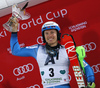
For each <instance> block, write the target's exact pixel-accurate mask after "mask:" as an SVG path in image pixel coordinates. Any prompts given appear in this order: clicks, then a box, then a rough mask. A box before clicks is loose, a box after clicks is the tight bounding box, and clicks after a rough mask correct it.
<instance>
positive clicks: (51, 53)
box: [10, 21, 94, 88]
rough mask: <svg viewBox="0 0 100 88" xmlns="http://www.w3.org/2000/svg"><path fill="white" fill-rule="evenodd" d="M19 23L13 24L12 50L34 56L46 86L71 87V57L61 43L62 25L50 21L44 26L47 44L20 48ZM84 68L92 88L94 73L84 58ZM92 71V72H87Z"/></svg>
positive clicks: (55, 87) (44, 38) (25, 55)
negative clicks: (69, 74)
mask: <svg viewBox="0 0 100 88" xmlns="http://www.w3.org/2000/svg"><path fill="white" fill-rule="evenodd" d="M17 27H18V23H15V24H14V25H13V29H12V34H11V40H10V45H11V50H12V54H13V55H16V56H24V57H28V56H32V57H34V58H35V59H36V60H37V62H38V65H39V68H40V73H41V78H42V84H43V87H44V88H70V84H69V79H68V72H69V63H70V61H69V58H68V55H67V53H66V50H65V47H64V46H62V45H60V44H59V43H58V41H59V40H60V27H59V25H58V24H57V23H55V22H53V21H49V22H46V23H44V24H43V26H42V36H43V40H44V43H46V44H45V45H39V44H37V45H34V46H29V47H24V48H20V46H19V43H18V38H17V34H18V33H17ZM84 64H85V66H84V69H85V71H86V72H85V74H86V78H87V82H88V83H89V84H88V85H89V86H90V88H92V87H91V86H93V85H94V73H93V71H92V69H91V67H90V66H89V65H88V63H87V62H86V61H85V60H84ZM87 69H88V71H90V73H87Z"/></svg>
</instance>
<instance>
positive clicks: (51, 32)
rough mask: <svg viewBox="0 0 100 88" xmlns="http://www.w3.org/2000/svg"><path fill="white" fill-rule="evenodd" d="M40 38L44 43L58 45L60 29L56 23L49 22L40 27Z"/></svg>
mask: <svg viewBox="0 0 100 88" xmlns="http://www.w3.org/2000/svg"><path fill="white" fill-rule="evenodd" d="M42 36H43V41H44V43H49V44H50V43H55V44H56V43H58V40H60V27H59V25H58V24H57V23H55V22H53V21H49V22H46V23H44V24H43V26H42Z"/></svg>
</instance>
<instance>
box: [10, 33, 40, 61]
mask: <svg viewBox="0 0 100 88" xmlns="http://www.w3.org/2000/svg"><path fill="white" fill-rule="evenodd" d="M10 47H11V51H12V54H13V55H16V56H23V57H29V56H32V57H34V58H35V59H36V56H37V51H38V47H39V46H38V45H34V46H32V47H23V48H21V47H20V45H19V42H18V38H17V33H12V34H11V39H10Z"/></svg>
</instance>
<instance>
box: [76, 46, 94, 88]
mask: <svg viewBox="0 0 100 88" xmlns="http://www.w3.org/2000/svg"><path fill="white" fill-rule="evenodd" d="M76 52H77V54H78V59H79V62H80V65H81V67H82V70H83V72H84V74H85V78H86V81H87V88H95V83H94V82H95V77H94V72H93V70H92V68H91V67H90V65H89V64H88V63H87V62H86V61H85V60H84V58H85V55H86V54H85V49H84V47H82V46H78V47H76Z"/></svg>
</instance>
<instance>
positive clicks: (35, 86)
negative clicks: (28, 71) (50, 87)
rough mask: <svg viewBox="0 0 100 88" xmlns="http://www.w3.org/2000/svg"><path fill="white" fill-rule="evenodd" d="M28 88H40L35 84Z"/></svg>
mask: <svg viewBox="0 0 100 88" xmlns="http://www.w3.org/2000/svg"><path fill="white" fill-rule="evenodd" d="M26 88H40V86H39V85H38V84H35V85H34V86H30V87H26Z"/></svg>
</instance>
